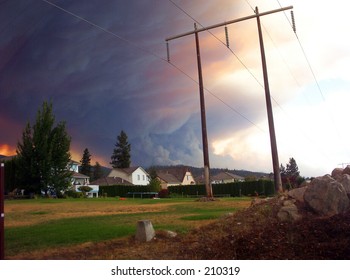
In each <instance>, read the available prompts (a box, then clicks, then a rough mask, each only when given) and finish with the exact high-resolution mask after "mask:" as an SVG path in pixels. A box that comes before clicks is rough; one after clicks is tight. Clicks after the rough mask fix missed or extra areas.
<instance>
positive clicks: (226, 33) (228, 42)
mask: <svg viewBox="0 0 350 280" xmlns="http://www.w3.org/2000/svg"><path fill="white" fill-rule="evenodd" d="M225 35H226V46H227V47H228V48H230V41H229V39H228V29H227V26H225Z"/></svg>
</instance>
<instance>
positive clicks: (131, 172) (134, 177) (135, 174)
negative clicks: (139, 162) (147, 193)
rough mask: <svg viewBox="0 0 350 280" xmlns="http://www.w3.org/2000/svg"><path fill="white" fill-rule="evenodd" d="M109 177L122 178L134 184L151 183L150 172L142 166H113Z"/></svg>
mask: <svg viewBox="0 0 350 280" xmlns="http://www.w3.org/2000/svg"><path fill="white" fill-rule="evenodd" d="M107 177H113V178H121V179H123V180H125V181H128V182H130V183H132V184H133V185H139V186H146V185H148V184H149V174H148V173H147V172H146V171H145V170H144V169H143V168H142V167H140V166H138V167H129V168H113V169H112V170H111V172H110V173H109V175H108V176H107Z"/></svg>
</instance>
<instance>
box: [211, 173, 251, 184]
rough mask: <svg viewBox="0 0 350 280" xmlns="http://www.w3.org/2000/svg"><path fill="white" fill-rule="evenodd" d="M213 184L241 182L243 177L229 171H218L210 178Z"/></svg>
mask: <svg viewBox="0 0 350 280" xmlns="http://www.w3.org/2000/svg"><path fill="white" fill-rule="evenodd" d="M211 181H212V183H213V184H225V183H233V182H243V181H244V177H242V176H239V175H236V174H232V173H230V172H220V173H219V174H217V175H214V176H213V177H212V178H211Z"/></svg>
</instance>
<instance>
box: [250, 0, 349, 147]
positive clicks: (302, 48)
mask: <svg viewBox="0 0 350 280" xmlns="http://www.w3.org/2000/svg"><path fill="white" fill-rule="evenodd" d="M246 1H247V0H246ZM276 1H277V3H278V5H279V6H280V7H282V5H281V3H280V1H279V0H276ZM283 13H284V15H285V18H286V19H287V21H288V23H289V25H290V26H291V27H292V28H293V30H294V35H295V37H296V39H297V41H298V44H299V47H300V49H301V51H302V53H303V56H304V58H305V61H306V63H307V65H308V68H309V70H310V72H311V74H312V77H313V79H314V82H315V84H316V87H317V89H318V92H319V94H320V95H321V98H322V100H323V102H325V103H326V98H325V96H324V93H323V91H322V89H321V86H320V83H319V81H318V79H317V77H316V75H315V72H314V70H313V67H312V65H311V63H310V60H309V58H308V55H307V54H306V51H305V49H304V47H303V44H302V43H301V40H300V39H299V36H298V34H297V32H296V30H295V23H294V18H292V20H293V22H291V21H290V19H289V17H288V16H287V14H286V13H285V12H283ZM328 110H329V108H328ZM328 114H329V118H330V120H331V121H332V123H333V128H334V129H335V131H336V133H337V134H338V136H339V138H340V139H342V141H343V142H344V144H345V145H346V142H345V140H344V139H343V138H342V137H341V135H340V132H339V129H338V127H337V124H336V122H335V120H334V118H333V115H332V113H331V112H330V111H329V112H328Z"/></svg>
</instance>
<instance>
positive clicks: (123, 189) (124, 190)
mask: <svg viewBox="0 0 350 280" xmlns="http://www.w3.org/2000/svg"><path fill="white" fill-rule="evenodd" d="M128 192H151V188H150V186H128V185H113V186H100V189H99V192H98V195H99V196H104V195H105V194H106V195H107V196H109V197H115V196H121V197H126V196H128Z"/></svg>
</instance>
